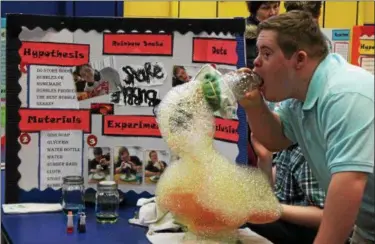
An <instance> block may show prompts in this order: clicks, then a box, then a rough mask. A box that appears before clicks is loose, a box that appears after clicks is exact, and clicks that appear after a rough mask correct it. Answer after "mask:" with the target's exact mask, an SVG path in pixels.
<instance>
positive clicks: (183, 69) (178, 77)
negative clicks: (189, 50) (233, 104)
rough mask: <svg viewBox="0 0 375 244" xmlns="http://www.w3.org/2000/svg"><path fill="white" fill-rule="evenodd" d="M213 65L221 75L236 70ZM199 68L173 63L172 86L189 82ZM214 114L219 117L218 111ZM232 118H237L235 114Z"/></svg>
mask: <svg viewBox="0 0 375 244" xmlns="http://www.w3.org/2000/svg"><path fill="white" fill-rule="evenodd" d="M215 67H216V69H217V70H218V71H219V72H220V73H221V74H223V75H224V74H227V73H229V72H233V71H235V70H236V69H235V68H232V69H230V68H222V67H218V66H216V65H215ZM201 68H202V66H201V65H195V66H189V65H174V66H173V71H172V87H176V86H179V85H182V84H184V83H186V82H189V81H190V80H191V79H193V78H194V76H195V75H196V74H197V73H198V72H199V70H200V69H201ZM214 115H215V116H217V117H221V115H220V114H219V113H218V112H215V113H214ZM232 119H238V118H237V115H235V114H234V115H233V117H232Z"/></svg>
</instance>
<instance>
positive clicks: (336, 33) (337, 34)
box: [332, 29, 350, 41]
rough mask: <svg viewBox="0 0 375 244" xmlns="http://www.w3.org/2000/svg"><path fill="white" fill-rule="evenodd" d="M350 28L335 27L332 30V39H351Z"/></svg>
mask: <svg viewBox="0 0 375 244" xmlns="http://www.w3.org/2000/svg"><path fill="white" fill-rule="evenodd" d="M349 40H350V30H349V29H342V30H340V29H335V30H332V41H349Z"/></svg>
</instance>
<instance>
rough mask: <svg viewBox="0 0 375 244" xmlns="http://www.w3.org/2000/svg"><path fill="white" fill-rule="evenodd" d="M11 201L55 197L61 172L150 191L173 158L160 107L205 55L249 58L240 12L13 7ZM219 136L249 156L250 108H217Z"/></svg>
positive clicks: (230, 152)
mask: <svg viewBox="0 0 375 244" xmlns="http://www.w3.org/2000/svg"><path fill="white" fill-rule="evenodd" d="M7 23H8V25H7V37H6V38H7V50H6V51H7V52H6V61H7V62H6V66H7V73H6V80H7V91H6V97H7V103H6V108H7V114H6V118H7V120H6V133H7V137H6V144H7V147H6V161H7V162H8V165H7V167H6V199H5V200H6V202H7V203H11V202H28V201H36V202H40V201H43V202H53V201H59V199H60V196H61V186H62V177H63V176H66V175H82V176H83V177H84V179H85V180H84V181H85V187H86V189H87V190H95V189H96V186H97V183H98V182H100V181H102V180H115V181H116V182H117V183H118V186H119V189H120V190H121V191H122V192H124V193H125V194H127V193H129V194H134V193H135V194H140V193H143V192H147V193H150V194H153V193H154V190H155V186H156V183H157V179H156V180H155V179H153V178H152V176H151V174H150V172H152V171H155V168H156V170H158V169H159V170H160V169H161V168H165V167H168V165H169V164H170V163H171V162H172V161H173V160H174V157H175V156H176V155H171V153H170V151H169V149H168V147H167V145H166V143H165V142H164V140H163V138H161V136H160V132H159V129H158V125H157V123H156V120H155V116H154V108H155V106H156V105H158V104H159V102H160V101H161V100H162V99H163V96H164V95H165V94H166V93H167V92H168V91H169V90H170V89H171V88H172V87H174V86H178V85H180V84H182V83H183V82H188V81H189V79H190V78H191V77H192V76H194V75H195V74H196V72H197V71H198V70H199V68H200V67H201V66H202V65H203V64H206V63H211V64H216V67H217V69H219V71H221V72H222V73H226V72H229V71H233V70H236V69H237V68H239V67H244V66H245V50H244V37H243V33H244V30H245V20H244V19H159V18H158V19H145V18H94V17H82V18H79V17H78V18H77V17H75V18H71V17H57V16H37V15H16V14H12V15H8V16H7ZM215 146H216V148H217V150H218V151H220V153H222V154H223V155H224V156H226V157H227V158H228V159H229V160H231V161H232V162H233V163H238V164H245V163H246V162H247V125H246V115H245V112H244V111H243V109H242V108H241V107H238V113H237V115H235V116H234V117H233V118H231V119H223V118H220V117H219V116H218V115H217V117H216V133H215Z"/></svg>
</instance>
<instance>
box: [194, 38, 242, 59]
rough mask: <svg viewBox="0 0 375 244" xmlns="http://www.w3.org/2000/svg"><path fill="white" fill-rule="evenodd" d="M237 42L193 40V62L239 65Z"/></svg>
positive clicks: (232, 40) (227, 40) (210, 39)
mask: <svg viewBox="0 0 375 244" xmlns="http://www.w3.org/2000/svg"><path fill="white" fill-rule="evenodd" d="M236 48H237V42H236V40H234V39H219V38H198V37H195V38H193V62H196V63H216V64H229V65H236V64H237V60H238V57H237V51H236Z"/></svg>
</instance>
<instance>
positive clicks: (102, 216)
mask: <svg viewBox="0 0 375 244" xmlns="http://www.w3.org/2000/svg"><path fill="white" fill-rule="evenodd" d="M119 203H120V195H119V192H118V190H117V183H116V182H114V181H101V182H99V183H98V186H97V191H96V199H95V213H96V220H97V221H98V222H99V223H115V222H116V221H117V219H118V209H119Z"/></svg>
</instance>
